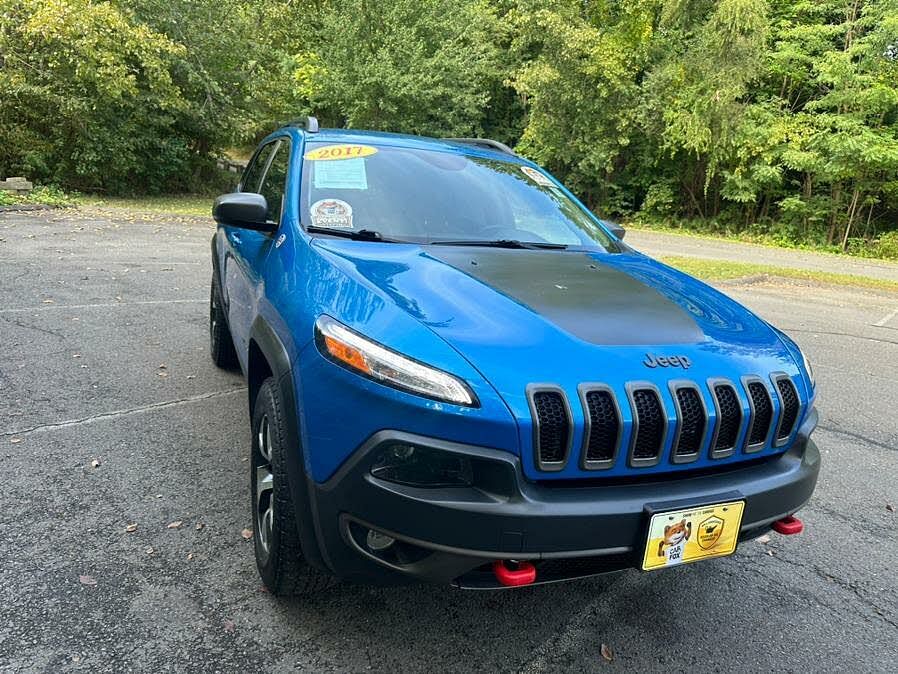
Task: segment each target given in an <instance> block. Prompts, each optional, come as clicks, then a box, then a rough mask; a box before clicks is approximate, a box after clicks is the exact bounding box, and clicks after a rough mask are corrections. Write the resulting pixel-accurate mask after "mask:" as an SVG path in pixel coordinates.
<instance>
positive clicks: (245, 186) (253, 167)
mask: <svg viewBox="0 0 898 674" xmlns="http://www.w3.org/2000/svg"><path fill="white" fill-rule="evenodd" d="M276 144H277V143H276V142H275V143H268V144H267V145H266V146H265V147H263V148H262V149H261V150H259V151H258V152H257V153H256V156H255V157H253V159H252V161H251V162H250V165H249V166H247V167H246V171H245V172H244V173H243V180H241V181H240V191H241V192H258V191H259V180H260V179H261V178H262V174H263V173H264V172H265V165H266V164H267V163H268V158H269V157H270V156H271V153H272V152H273V151H274V147H275V145H276Z"/></svg>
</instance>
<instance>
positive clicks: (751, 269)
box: [661, 256, 898, 292]
mask: <svg viewBox="0 0 898 674" xmlns="http://www.w3.org/2000/svg"><path fill="white" fill-rule="evenodd" d="M661 260H662V261H663V262H664V263H665V264H669V265H670V266H671V267H675V268H677V269H679V270H680V271H683V272H686V273H687V274H690V275H691V276H695V277H697V278H700V279H703V280H705V281H731V280H735V279H741V278H747V277H751V276H778V277H780V278H790V279H799V280H802V281H815V282H817V283H829V284H832V285H840V286H852V287H856V288H873V289H875V290H892V291H896V292H898V281H889V280H886V279H876V278H869V277H867V276H854V275H852V274H837V273H835V272H828V271H812V270H808V269H791V268H789V267H776V266H774V265H766V264H751V263H747V262H728V261H724V260H702V259H697V258H693V257H678V256H664V257H662V258H661Z"/></svg>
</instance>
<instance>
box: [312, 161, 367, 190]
mask: <svg viewBox="0 0 898 674" xmlns="http://www.w3.org/2000/svg"><path fill="white" fill-rule="evenodd" d="M312 175H313V176H314V178H313V183H314V184H315V189H318V190H320V189H337V190H367V189H368V175H367V174H366V173H365V160H364V159H362V158H361V157H357V158H355V159H344V160H342V161H316V162H315V163H313V164H312Z"/></svg>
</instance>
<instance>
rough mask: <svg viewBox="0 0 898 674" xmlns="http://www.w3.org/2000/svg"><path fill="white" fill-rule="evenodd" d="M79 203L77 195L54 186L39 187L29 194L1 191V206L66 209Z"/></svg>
mask: <svg viewBox="0 0 898 674" xmlns="http://www.w3.org/2000/svg"><path fill="white" fill-rule="evenodd" d="M77 202H78V196H77V195H76V194H70V193H68V192H66V191H64V190H61V189H60V188H58V187H56V186H54V185H38V186H37V187H35V188H34V189H33V190H31V192H29V193H28V194H13V193H12V192H6V191H0V206H18V205H20V204H36V205H40V206H56V207H59V208H65V207H67V206H74V205H75V204H76V203H77Z"/></svg>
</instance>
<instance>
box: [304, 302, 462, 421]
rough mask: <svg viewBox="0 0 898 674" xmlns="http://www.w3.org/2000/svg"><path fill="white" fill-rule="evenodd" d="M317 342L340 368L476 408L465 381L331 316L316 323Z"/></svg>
mask: <svg viewBox="0 0 898 674" xmlns="http://www.w3.org/2000/svg"><path fill="white" fill-rule="evenodd" d="M315 340H316V341H317V343H318V348H319V350H320V351H321V353H322V354H324V355H325V356H327V357H329V358H330V359H331V360H333V361H334V362H335V363H337V364H338V365H342V366H343V367H346V368H348V369H350V370H352V371H353V372H357V373H358V374H361V375H364V376H366V377H369V378H370V379H373V380H375V381H378V382H381V383H382V384H386V385H388V386H393V387H395V388H399V389H403V390H405V391H409V392H411V393H417V394H418V395H422V396H425V397H427V398H434V399H436V400H442V401H445V402H449V403H455V404H456V405H468V406H474V405H476V399H475V397H474V394H473V392H472V391H471V389H469V388H468V386H467V385H466V384H465V383H464V382H462V381H461V380H459V379H457V378H456V377H453V376H452V375H451V374H448V373H446V372H443V371H442V370H437V369H436V368H433V367H429V366H427V365H424V364H423V363H419V362H418V361H416V360H412V359H411V358H407V357H406V356H403V355H401V354H398V353H396V352H395V351H392V350H390V349H388V348H387V347H385V346H382V345H380V344H378V343H377V342H372V341H371V340H370V339H367V338H365V337H362V336H361V335H360V334H358V333H357V332H355V331H353V330H350V329H349V328H347V327H346V326H345V325H343V324H342V323H340V322H338V321H336V320H334V319H333V318H331V317H330V316H320V317H319V318H318V320H317V321H315Z"/></svg>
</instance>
